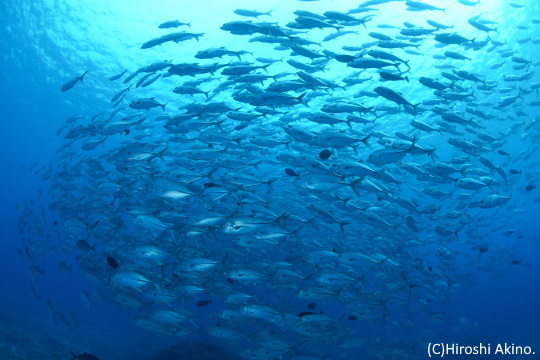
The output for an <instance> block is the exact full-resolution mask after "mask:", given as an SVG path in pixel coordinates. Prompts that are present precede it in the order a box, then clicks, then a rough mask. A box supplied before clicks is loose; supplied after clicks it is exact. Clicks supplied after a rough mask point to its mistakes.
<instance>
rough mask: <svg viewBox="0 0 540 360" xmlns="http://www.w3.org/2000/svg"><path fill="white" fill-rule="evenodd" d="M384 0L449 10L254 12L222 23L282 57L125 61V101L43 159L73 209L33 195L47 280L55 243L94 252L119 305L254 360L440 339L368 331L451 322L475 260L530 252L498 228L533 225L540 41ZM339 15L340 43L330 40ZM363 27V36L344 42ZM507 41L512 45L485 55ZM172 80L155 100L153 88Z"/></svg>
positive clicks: (401, 352)
mask: <svg viewBox="0 0 540 360" xmlns="http://www.w3.org/2000/svg"><path fill="white" fill-rule="evenodd" d="M390 2H392V4H391V5H384V3H390ZM479 4H480V2H472V1H469V0H457V1H456V3H455V5H453V6H463V7H464V8H463V9H464V11H467V12H470V11H474V10H475V7H474V6H475V5H478V6H481V5H479ZM384 6H395V7H397V6H404V9H405V7H406V10H408V11H410V12H411V13H412V14H418V13H419V12H423V11H437V12H442V11H445V9H442V8H438V7H435V6H432V5H429V4H428V3H424V2H419V1H395V0H394V1H391V0H369V1H366V2H365V3H363V4H361V5H360V6H358V7H356V8H353V9H350V10H349V11H348V12H346V13H345V12H338V11H326V12H324V13H322V14H319V13H312V12H309V11H303V10H298V11H295V12H294V16H295V18H294V20H293V21H291V22H289V23H287V24H279V23H277V22H264V21H259V20H258V19H257V18H258V17H261V16H265V17H267V18H268V17H271V16H272V14H271V12H259V11H252V10H244V9H238V10H236V11H235V13H236V14H237V15H239V16H243V17H252V18H255V19H254V20H235V21H230V22H227V23H225V24H223V25H221V30H223V31H225V32H228V33H230V36H236V37H237V38H238V44H239V47H241V45H240V44H244V43H245V42H244V40H245V39H248V42H249V43H253V42H256V43H264V44H266V45H267V46H268V50H267V51H266V52H265V54H264V55H265V56H267V57H258V54H256V53H254V52H249V51H246V50H231V49H228V48H225V47H211V48H207V49H200V50H199V49H197V50H193V54H192V56H194V58H192V59H188V58H186V59H183V60H185V61H186V62H173V61H157V62H154V63H152V64H149V65H147V66H144V67H141V68H140V69H138V70H137V71H135V72H133V73H131V74H129V75H127V76H126V74H127V70H126V71H122V72H121V73H119V74H118V75H115V76H112V77H111V78H110V79H109V80H111V81H115V82H118V81H123V82H124V83H125V84H126V87H125V88H123V89H122V90H120V91H119V92H118V93H117V94H116V95H114V96H113V97H112V99H111V102H112V109H107V110H105V111H102V112H99V113H96V114H91V115H88V116H76V117H72V118H70V119H68V120H67V122H66V124H65V126H63V127H62V128H61V129H59V132H58V133H59V135H61V134H63V136H64V138H65V139H66V142H65V145H64V146H62V147H61V148H60V149H59V150H58V154H59V157H58V159H57V160H56V161H55V162H54V163H53V164H52V165H51V166H50V167H49V168H39V169H38V168H36V167H33V168H32V169H31V170H32V171H34V172H36V173H37V174H41V177H42V179H43V180H45V181H49V182H50V183H51V184H52V185H51V187H50V188H49V191H48V196H50V199H51V200H50V203H49V204H48V209H49V210H51V211H53V212H54V214H55V215H54V216H55V220H54V225H53V224H52V221H53V220H51V221H44V219H51V215H50V214H48V211H46V210H44V209H43V208H40V207H38V206H37V204H36V203H34V202H33V201H30V200H26V201H25V202H24V204H23V205H22V206H21V207H20V211H21V221H20V223H19V229H20V232H21V233H22V234H23V247H22V249H21V254H22V255H23V256H25V257H27V258H29V259H30V260H31V261H32V267H31V268H30V273H31V275H32V277H33V279H34V280H35V281H36V282H37V281H39V278H41V277H42V276H43V273H44V271H43V265H42V264H43V261H44V256H45V254H46V253H47V252H48V251H49V250H51V249H54V250H55V251H62V252H74V253H75V254H76V255H77V256H76V262H77V267H78V269H79V271H80V272H81V273H82V274H84V276H85V277H86V278H88V279H89V280H90V281H91V282H92V283H93V284H94V285H95V287H96V288H95V289H93V291H92V292H90V293H89V292H83V294H82V297H83V300H84V301H85V303H87V304H88V305H89V306H90V305H91V304H92V303H94V302H95V301H96V300H98V299H106V300H108V301H112V302H114V303H117V304H120V305H121V306H124V307H128V308H131V309H134V310H136V311H137V316H136V318H135V319H134V321H135V323H136V324H137V325H139V326H141V327H143V328H145V329H148V330H151V331H154V332H157V333H165V334H170V335H173V336H175V337H179V336H183V335H189V334H195V336H196V335H199V336H207V335H211V336H213V337H216V338H219V339H222V340H224V341H226V342H228V343H233V344H237V345H238V346H239V347H241V348H242V349H243V350H242V351H240V355H241V356H242V357H244V358H246V359H277V358H279V359H302V360H308V359H327V358H329V356H330V358H333V357H334V356H336V355H337V354H339V353H343V352H344V351H347V349H350V348H357V347H360V348H362V349H364V350H369V352H370V353H371V354H372V355H374V356H378V357H381V358H388V357H408V356H409V355H410V354H411V353H412V352H414V351H416V349H415V345H416V344H418V342H419V341H420V342H424V341H429V340H430V339H431V338H432V337H433V336H435V335H436V333H434V332H432V331H429V330H428V329H425V330H423V331H417V332H415V338H414V339H407V338H406V337H405V336H402V337H401V338H398V337H391V338H390V339H392V340H388V339H385V340H382V339H380V338H377V339H376V338H373V337H372V338H370V337H368V336H367V335H368V334H369V332H368V331H369V329H371V328H372V327H374V326H380V327H384V328H385V329H390V330H389V331H391V329H412V328H414V327H416V326H417V324H418V323H420V322H422V321H423V322H425V321H428V323H429V324H433V325H436V324H443V325H447V324H449V321H450V319H448V317H447V315H445V314H444V313H443V312H441V308H442V305H444V304H446V303H448V302H449V301H451V300H452V298H453V297H454V296H455V295H456V294H457V293H459V292H460V291H461V290H462V289H463V288H464V287H467V286H469V285H471V284H473V283H474V277H473V276H471V273H472V272H474V271H476V270H482V271H492V272H494V273H498V272H500V271H504V267H501V266H499V265H501V264H507V265H508V266H511V265H518V264H519V263H520V260H519V259H517V258H516V257H515V255H514V248H513V247H511V246H505V245H502V244H495V243H493V242H492V241H491V238H490V235H492V234H504V235H506V236H513V237H515V238H516V239H518V241H525V239H524V238H525V232H524V231H522V230H516V227H515V226H516V225H517V224H518V223H517V222H516V221H517V220H516V219H512V217H511V216H509V214H510V215H511V214H519V213H520V212H522V210H521V209H520V206H523V205H524V204H526V203H527V201H533V200H534V199H535V196H537V195H536V193H535V192H536V190H535V188H536V185H535V184H534V176H538V174H537V173H534V170H533V168H534V167H535V165H538V157H535V155H536V149H535V147H536V145H537V144H538V140H539V139H540V126H539V125H540V119H539V118H538V116H534V113H535V111H537V110H535V109H537V107H538V106H539V105H540V100H539V97H538V91H539V89H540V83H539V82H534V78H535V76H536V73H535V68H536V67H537V66H538V65H539V64H540V62H538V61H536V62H533V60H534V59H529V58H527V57H526V56H523V55H521V54H520V49H521V48H522V45H523V44H528V45H527V46H536V47H537V44H538V43H539V42H540V39H531V38H526V39H525V38H524V39H519V40H518V41H517V43H514V42H505V41H498V40H497V38H498V36H499V35H498V34H497V33H498V30H497V26H499V25H498V24H496V23H494V22H493V21H490V20H488V15H487V14H480V15H476V16H474V17H471V18H470V19H469V20H468V24H470V26H471V28H470V29H467V31H470V30H471V29H473V31H475V32H476V34H477V36H476V37H472V38H466V37H464V36H462V35H460V30H459V29H453V26H448V25H443V24H441V23H439V22H436V21H432V20H428V21H427V23H426V24H420V23H409V22H405V23H403V25H401V24H394V25H388V24H381V23H377V16H378V14H379V13H380V12H383V11H384ZM510 6H511V7H512V8H516V9H519V8H520V7H521V5H519V4H515V3H512V4H510ZM379 10H380V12H379ZM515 11H519V10H515ZM474 12H477V13H480V10H478V11H474ZM538 23H539V21H537V20H534V21H533V22H532V23H531V24H527V26H525V27H524V29H523V30H524V31H527V29H529V27H534V26H537V25H536V24H538ZM182 26H184V27H187V26H190V23H184V22H181V21H178V20H176V21H167V22H164V23H163V24H161V25H160V26H159V27H160V28H162V29H170V28H178V27H182ZM208 26H210V25H208ZM319 29H323V31H324V35H325V37H324V39H323V40H322V42H320V43H319V42H316V41H314V40H310V38H311V39H313V37H310V36H312V34H320V33H321V30H319ZM380 31H382V32H380ZM342 36H347V39H348V41H347V44H349V45H344V46H342V47H336V46H333V44H342V43H340V41H341V40H339V39H340V38H341V37H342ZM368 38H369V39H371V40H370V41H369V42H364V43H362V41H365V40H367V39H368ZM203 39H205V34H203V33H191V32H188V31H176V32H172V33H168V34H166V35H163V36H161V37H159V38H156V39H151V40H149V41H147V42H144V44H143V45H142V46H141V47H142V49H148V48H156V49H160V48H159V47H158V46H172V45H164V44H166V43H168V42H174V43H177V44H180V43H183V42H185V41H190V42H191V44H190V46H189V47H187V46H186V47H185V48H184V50H183V52H184V53H185V54H188V53H189V52H190V50H191V49H193V48H194V45H196V44H197V42H198V41H202V40H203ZM360 39H363V40H360ZM142 40H143V41H144V40H145V39H142ZM141 43H142V41H141ZM351 44H357V45H351ZM166 49H167V48H165V47H163V53H162V54H161V56H163V57H170V56H171V55H170V54H168V53H167V51H166ZM331 49H332V50H331ZM411 49H412V50H411ZM439 49H440V50H439ZM141 51H148V50H141ZM488 53H489V54H490V55H488V56H489V58H490V59H492V61H490V62H489V63H482V64H478V63H475V58H478V57H480V56H482V57H485V56H487V55H486V54H488ZM423 57H426V58H427V57H433V58H435V59H436V60H437V61H436V63H435V64H434V67H432V68H430V69H426V68H425V62H424V61H423V60H422V58H423ZM499 68H501V69H504V76H503V77H502V78H499V77H498V76H496V74H497V72H496V69H499ZM467 69H469V70H467ZM326 71H330V73H331V74H332V73H333V74H338V75H336V76H335V77H334V78H332V79H329V78H327V77H325V72H326ZM498 71H501V70H498ZM85 74H86V73H85ZM91 74H92V72H90V74H89V75H87V76H91ZM83 76H84V74H83V75H81V76H78V77H76V78H75V79H74V80H72V81H70V82H69V83H67V84H66V85H64V86H63V87H62V90H63V91H67V90H70V89H71V88H73V87H74V86H75V85H76V84H77V83H78V82H79V81H81V82H82V81H83ZM137 77H138V80H135V78H137ZM536 77H537V76H536ZM165 78H170V79H165ZM173 82H174V84H175V86H170V85H171V84H173ZM151 85H152V86H153V87H154V89H155V90H156V91H155V97H145V96H138V95H137V92H136V91H143V90H141V89H142V88H147V87H149V86H151ZM78 86H80V85H78ZM413 87H414V89H416V90H415V91H414V92H412V91H410V90H409V89H412V88H413ZM135 89H138V90H135ZM144 91H148V90H144ZM401 91H403V92H401ZM171 99H172V100H171ZM178 107H179V110H178V111H177V110H176V109H177V108H178ZM535 107H536V108H535ZM64 130H65V131H64ZM108 139H110V140H108ZM509 139H513V141H515V142H516V143H517V144H518V145H519V146H518V145H512V144H511V143H510V142H509V141H508V140H509ZM106 140H108V144H107V146H105V145H102V146H101V147H100V145H101V144H103V143H104V142H105V141H106ZM81 149H82V150H84V151H81ZM100 149H104V150H100ZM105 149H106V150H105ZM518 164H522V165H518ZM525 164H527V165H525ZM525 167H526V168H527V170H523V171H521V170H519V168H525ZM531 192H532V193H531ZM41 195H42V194H40V198H41ZM42 202H44V200H41V201H40V203H42ZM40 209H41V210H40ZM499 210H503V211H499ZM51 229H52V230H51ZM51 235H53V236H51ZM460 259H461V260H460ZM458 264H460V265H458ZM465 265H467V266H465ZM58 269H59V270H60V271H64V272H69V271H71V268H70V267H68V265H67V264H66V263H62V264H59V266H58ZM33 289H34V288H33ZM34 292H35V289H34ZM36 296H37V294H36ZM49 306H50V308H51V311H52V313H53V315H54V316H56V317H58V315H59V314H60V313H59V312H57V311H56V310H54V308H53V306H52V304H51V303H50V302H49ZM197 307H201V308H202V307H204V310H203V311H202V312H199V311H196V310H194V309H196V308H197ZM419 314H423V315H419ZM62 318H63V317H62V316H60V319H62ZM426 319H427V320H426ZM64 322H66V323H68V324H69V323H73V322H75V323H76V320H74V316H73V320H69V319H65V320H64ZM456 322H457V320H455V321H454V322H453V323H452V325H455V324H456ZM201 324H206V325H204V326H203V325H201ZM208 324H210V325H208ZM458 325H459V326H463V327H465V326H472V325H470V324H469V321H468V320H467V319H466V318H462V319H461V320H460V321H459V324H458Z"/></svg>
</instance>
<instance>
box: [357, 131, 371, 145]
mask: <svg viewBox="0 0 540 360" xmlns="http://www.w3.org/2000/svg"><path fill="white" fill-rule="evenodd" d="M370 137H371V134H368V135H367V136H366V137H365V138H363V139H362V140H360V141H361V142H362V143H363V144H364V145H366V147H367V148H368V149H371V145H370V144H369V143H368V140H369V138H370Z"/></svg>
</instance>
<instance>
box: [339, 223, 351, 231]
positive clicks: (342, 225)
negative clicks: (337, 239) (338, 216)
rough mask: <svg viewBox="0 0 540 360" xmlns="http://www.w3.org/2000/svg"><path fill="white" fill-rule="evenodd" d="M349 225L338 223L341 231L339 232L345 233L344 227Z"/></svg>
mask: <svg viewBox="0 0 540 360" xmlns="http://www.w3.org/2000/svg"><path fill="white" fill-rule="evenodd" d="M349 224H350V223H349V222H340V223H339V228H340V229H341V232H342V233H344V232H345V229H344V227H345V225H349Z"/></svg>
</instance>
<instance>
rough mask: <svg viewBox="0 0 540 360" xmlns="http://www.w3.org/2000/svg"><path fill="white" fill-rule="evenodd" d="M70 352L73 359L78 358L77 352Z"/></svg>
mask: <svg viewBox="0 0 540 360" xmlns="http://www.w3.org/2000/svg"><path fill="white" fill-rule="evenodd" d="M70 353H71V356H73V357H72V358H71V360H73V359H76V358H77V355H75V354H74V353H73V352H71V351H70Z"/></svg>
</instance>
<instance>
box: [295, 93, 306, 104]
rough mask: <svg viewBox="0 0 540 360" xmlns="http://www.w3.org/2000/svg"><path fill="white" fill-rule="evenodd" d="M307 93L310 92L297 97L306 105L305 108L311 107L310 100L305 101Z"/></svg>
mask: <svg viewBox="0 0 540 360" xmlns="http://www.w3.org/2000/svg"><path fill="white" fill-rule="evenodd" d="M307 93H308V92H307V91H306V92H305V93H303V94H302V95H300V96H299V97H297V98H296V99H297V100H298V101H300V102H301V103H302V104H304V105H305V106H307V107H309V105H308V100H304V99H305V96H306V94H307Z"/></svg>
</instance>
